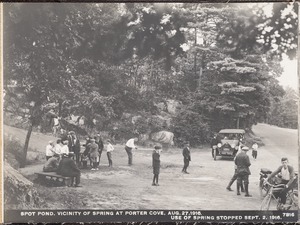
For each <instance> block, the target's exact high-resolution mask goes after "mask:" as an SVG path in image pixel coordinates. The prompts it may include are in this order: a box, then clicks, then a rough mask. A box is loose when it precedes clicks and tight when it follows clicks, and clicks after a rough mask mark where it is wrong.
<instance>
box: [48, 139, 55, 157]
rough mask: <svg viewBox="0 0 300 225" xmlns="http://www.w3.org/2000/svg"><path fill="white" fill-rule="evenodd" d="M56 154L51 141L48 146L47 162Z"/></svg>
mask: <svg viewBox="0 0 300 225" xmlns="http://www.w3.org/2000/svg"><path fill="white" fill-rule="evenodd" d="M54 154H55V150H54V144H53V141H49V143H48V145H47V146H46V161H48V159H50V158H51V157H52V156H53V155H54Z"/></svg>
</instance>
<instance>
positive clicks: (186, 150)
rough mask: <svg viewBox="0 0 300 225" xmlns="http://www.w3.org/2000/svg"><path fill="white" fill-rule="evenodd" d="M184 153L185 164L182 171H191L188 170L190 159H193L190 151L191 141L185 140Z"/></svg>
mask: <svg viewBox="0 0 300 225" xmlns="http://www.w3.org/2000/svg"><path fill="white" fill-rule="evenodd" d="M182 155H183V163H184V166H183V168H182V172H183V173H187V174H188V173H189V172H187V171H186V170H187V168H188V166H189V164H190V161H191V152H190V143H189V142H185V143H184V148H183V151H182Z"/></svg>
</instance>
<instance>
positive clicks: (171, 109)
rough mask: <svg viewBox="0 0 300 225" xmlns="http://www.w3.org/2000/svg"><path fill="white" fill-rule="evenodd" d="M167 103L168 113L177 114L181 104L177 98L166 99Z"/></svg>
mask: <svg viewBox="0 0 300 225" xmlns="http://www.w3.org/2000/svg"><path fill="white" fill-rule="evenodd" d="M166 105H167V111H168V113H170V114H172V115H175V114H176V112H177V110H178V108H179V106H180V103H179V102H178V101H176V100H173V99H168V100H166Z"/></svg>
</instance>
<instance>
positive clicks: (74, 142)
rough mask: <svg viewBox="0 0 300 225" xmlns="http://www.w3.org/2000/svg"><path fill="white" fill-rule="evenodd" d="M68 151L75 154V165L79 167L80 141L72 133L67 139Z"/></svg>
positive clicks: (72, 132)
mask: <svg viewBox="0 0 300 225" xmlns="http://www.w3.org/2000/svg"><path fill="white" fill-rule="evenodd" d="M69 142H71V143H69V148H70V149H69V151H70V152H74V154H75V159H76V164H77V165H79V161H80V141H79V139H78V138H77V136H76V134H75V132H74V131H71V132H70V137H69Z"/></svg>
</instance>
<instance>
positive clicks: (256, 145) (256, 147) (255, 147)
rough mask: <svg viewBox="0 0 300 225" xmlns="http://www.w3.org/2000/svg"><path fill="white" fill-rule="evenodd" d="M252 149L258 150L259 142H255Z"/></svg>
mask: <svg viewBox="0 0 300 225" xmlns="http://www.w3.org/2000/svg"><path fill="white" fill-rule="evenodd" d="M252 149H253V150H254V151H257V149H258V144H256V143H254V144H253V145H252Z"/></svg>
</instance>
